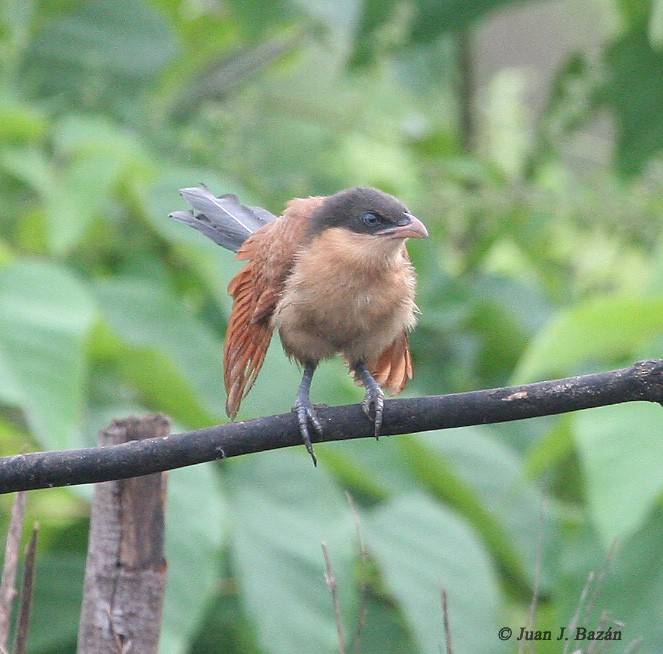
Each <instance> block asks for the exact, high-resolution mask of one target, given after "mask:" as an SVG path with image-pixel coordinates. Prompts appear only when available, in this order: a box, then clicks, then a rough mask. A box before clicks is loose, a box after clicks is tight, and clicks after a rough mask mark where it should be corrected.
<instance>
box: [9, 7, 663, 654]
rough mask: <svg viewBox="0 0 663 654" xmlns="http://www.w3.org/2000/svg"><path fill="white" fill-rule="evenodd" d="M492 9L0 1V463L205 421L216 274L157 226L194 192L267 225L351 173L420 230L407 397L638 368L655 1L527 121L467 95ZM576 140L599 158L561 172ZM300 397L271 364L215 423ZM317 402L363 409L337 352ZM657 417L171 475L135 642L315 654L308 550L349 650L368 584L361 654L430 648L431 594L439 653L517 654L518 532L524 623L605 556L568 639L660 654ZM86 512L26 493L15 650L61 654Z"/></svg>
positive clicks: (662, 109) (217, 389)
mask: <svg viewBox="0 0 663 654" xmlns="http://www.w3.org/2000/svg"><path fill="white" fill-rule="evenodd" d="M518 4H519V3H515V2H510V1H509V0H471V1H467V2H465V3H458V2H451V1H444V2H442V1H440V2H432V1H430V0H388V1H386V2H381V1H378V0H334V1H333V2H332V1H330V2H321V1H320V0H279V1H278V2H257V1H255V0H251V1H248V0H225V1H224V2H221V1H218V2H215V1H213V0H212V1H209V2H206V1H203V0H153V1H152V2H147V0H116V1H115V2H106V1H104V0H91V1H75V0H42V2H36V1H34V0H5V2H4V5H3V11H2V13H1V14H0V21H1V22H0V60H1V61H2V68H0V453H2V454H4V455H8V454H14V453H16V452H19V451H21V450H22V449H24V448H26V447H28V448H43V449H54V448H68V447H80V446H88V445H92V444H94V443H95V440H96V433H97V431H98V429H99V428H100V427H102V426H104V425H105V424H107V423H108V422H109V420H110V418H112V417H114V416H125V415H127V414H130V413H133V412H145V411H164V412H166V413H168V414H170V415H171V416H172V417H173V418H174V419H175V421H176V422H177V425H178V428H180V429H187V428H194V427H201V426H206V425H210V424H215V423H218V422H221V421H223V420H224V416H223V415H222V407H223V403H224V396H223V390H222V379H221V364H220V359H221V343H222V339H223V334H224V330H225V324H226V319H227V316H228V312H229V309H230V303H229V298H228V297H227V295H226V293H225V287H226V285H227V283H228V281H229V280H230V279H231V277H232V276H233V274H234V273H235V271H236V270H237V269H238V265H237V263H235V262H234V261H233V260H232V257H231V256H230V255H229V253H227V252H224V251H222V250H220V249H219V248H218V247H216V246H215V245H214V244H213V243H211V242H207V241H206V240H205V239H203V238H202V237H201V236H200V235H199V234H196V233H194V232H193V231H192V230H188V229H186V228H185V227H183V226H182V225H180V224H176V223H173V222H171V221H169V220H168V219H167V214H168V213H169V212H170V211H172V210H174V209H177V208H179V207H184V202H183V201H182V199H181V198H179V196H178V194H177V190H178V189H179V188H181V187H184V186H191V185H194V184H196V183H198V182H205V183H206V184H207V185H208V186H210V187H211V188H212V189H213V190H215V191H217V192H218V193H223V192H235V193H237V194H238V195H240V197H241V198H242V199H244V200H245V201H247V202H249V203H253V204H260V205H262V206H265V207H267V208H269V209H271V210H272V211H275V212H278V211H279V210H280V209H281V208H282V207H283V204H284V202H285V201H286V200H287V199H289V198H291V197H294V196H307V195H310V194H322V193H328V192H335V191H337V190H340V189H342V188H346V187H349V186H354V185H362V184H370V185H374V186H378V187H380V188H383V189H384V190H386V191H389V192H392V193H394V194H396V195H398V196H399V197H400V198H402V199H403V200H404V201H405V202H406V203H407V204H408V206H409V207H410V208H411V210H412V211H413V212H414V213H415V214H417V215H418V216H420V217H421V218H422V219H423V220H424V221H425V222H426V224H427V225H428V227H429V229H430V232H431V238H430V239H429V240H428V241H426V242H422V243H412V244H411V247H410V250H411V254H412V257H413V259H414V261H415V263H416V266H417V269H418V271H419V279H420V283H419V305H420V308H421V318H420V324H419V327H418V329H417V330H416V332H415V334H414V335H413V339H412V340H413V352H414V361H415V368H416V380H415V382H414V383H413V384H412V385H411V386H410V388H408V393H410V394H412V395H419V394H433V393H445V392H454V391H462V390H470V389H474V388H481V387H487V386H491V385H502V384H507V383H509V382H511V381H516V380H517V381H529V380H536V379H541V378H546V377H553V376H556V375H570V374H577V373H583V372H588V371H592V370H600V369H609V368H613V367H617V366H621V365H626V364H628V363H630V362H632V361H634V360H637V359H640V358H646V357H657V356H660V352H661V345H662V344H663V241H662V239H661V236H662V235H661V219H662V218H663V165H662V161H661V156H660V155H661V148H662V146H663V120H662V117H663V90H662V89H663V3H661V1H660V0H604V1H603V2H601V3H598V4H597V6H598V7H599V9H600V11H604V12H606V13H609V14H610V21H608V22H609V23H610V24H611V26H612V27H611V30H610V33H609V34H607V36H606V38H605V41H604V42H603V44H602V46H601V48H600V49H599V50H598V51H596V52H591V53H590V54H588V53H582V52H578V53H572V54H571V55H570V56H569V58H568V59H567V60H566V61H564V62H563V63H562V65H561V66H560V68H559V70H558V73H557V75H556V78H555V80H554V82H553V84H551V86H550V88H549V90H548V101H547V104H546V106H545V108H544V110H543V111H542V113H541V115H540V116H539V117H538V118H537V120H536V121H533V120H531V119H528V110H527V106H526V104H525V100H524V97H525V89H526V86H527V83H528V81H527V78H526V77H523V75H522V73H520V72H519V71H515V70H506V71H501V72H500V74H498V75H496V76H494V78H493V79H491V80H490V82H489V84H488V87H487V88H485V89H477V88H476V85H474V86H473V85H472V75H470V74H469V73H471V71H472V66H473V64H472V60H471V57H469V56H468V52H470V51H471V43H472V36H473V34H474V33H475V30H476V29H477V27H479V26H480V25H481V24H482V21H484V20H486V19H487V18H488V17H489V16H490V15H491V13H492V12H493V11H495V10H496V9H498V8H499V9H500V10H501V11H502V12H509V11H513V10H514V9H515V7H516V5H518ZM599 119H600V120H603V121H604V122H606V123H607V124H609V125H610V126H611V129H612V130H613V131H614V140H612V141H611V143H612V146H613V147H612V164H611V165H609V166H595V165H589V163H588V162H590V161H591V159H592V156H591V154H592V153H591V150H592V148H593V147H594V145H593V144H594V143H595V141H594V140H592V138H590V137H588V136H587V135H588V134H589V133H591V128H592V125H595V124H596V121H598V120H599ZM604 138H606V139H610V138H611V137H610V135H609V134H607V135H605V137H604ZM585 155H587V156H585ZM298 376H299V372H298V371H297V370H296V368H295V367H294V366H292V365H291V364H289V363H288V362H287V361H286V360H285V357H283V355H282V354H281V352H280V348H279V346H278V345H274V346H273V348H272V351H271V352H270V355H269V357H268V361H267V363H266V365H265V368H264V370H263V373H262V375H261V378H260V380H259V381H258V383H257V385H256V387H255V389H254V390H253V392H252V394H251V395H250V396H249V398H248V399H247V400H246V401H245V402H244V406H243V409H242V416H241V417H243V418H250V417H255V416H259V415H265V414H271V413H280V412H284V411H287V410H288V409H289V407H290V405H291V404H292V401H293V398H294V393H295V389H296V386H297V383H298ZM275 380H278V384H275V383H274V382H275ZM313 398H314V400H316V401H324V402H327V403H347V402H357V401H359V399H360V398H361V391H360V390H359V389H357V388H356V387H355V386H354V384H353V383H352V381H351V379H350V378H349V376H348V375H347V373H346V372H345V371H344V370H343V366H342V364H341V362H334V363H329V364H325V365H324V366H322V368H321V369H320V371H319V373H318V374H317V375H316V379H315V383H314V388H313ZM662 420H663V417H662V416H661V413H660V407H656V406H649V405H626V406H618V407H611V408H604V409H598V410H594V411H590V412H585V413H582V414H578V415H571V416H560V417H556V418H549V419H541V420H531V421H526V422H522V423H514V424H506V425H497V426H491V427H484V428H478V427H477V428H468V429H462V430H452V431H446V432H441V433H435V434H426V435H418V436H412V437H399V438H393V439H387V438H384V439H381V441H380V442H379V443H376V442H374V441H370V440H366V441H365V442H347V443H337V444H329V445H327V446H318V447H317V448H316V450H317V452H318V454H319V457H320V459H321V465H320V466H319V468H318V469H313V468H312V466H311V465H310V461H309V460H308V457H307V455H306V452H305V451H304V449H303V448H298V450H293V451H282V452H274V453H268V454H262V455H257V456H252V457H247V458H246V459H245V460H237V461H229V462H225V463H223V464H218V465H211V464H210V465H205V466H198V467H196V468H193V469H185V470H179V471H175V472H173V473H171V475H170V499H169V522H168V555H169V588H168V597H167V606H166V615H165V627H164V634H163V644H162V651H163V652H164V653H168V654H177V653H178V652H181V653H191V654H199V653H203V652H243V653H244V652H246V653H251V652H256V653H257V652H262V653H264V654H278V653H281V652H283V653H286V652H287V653H291V652H320V653H324V652H334V651H338V649H337V642H336V629H335V626H334V617H333V611H332V606H331V599H330V597H329V592H328V590H327V588H326V587H325V584H324V581H323V572H324V564H323V558H322V552H321V549H320V543H321V541H323V540H324V541H326V542H327V543H328V544H329V549H330V552H331V555H332V559H333V562H334V567H335V571H336V575H337V577H338V579H339V584H340V588H341V598H340V599H341V602H342V605H343V608H344V611H345V614H346V615H345V617H346V620H347V625H348V629H350V632H351V629H352V625H353V624H354V623H355V621H356V619H357V612H358V611H359V606H360V593H359V588H360V586H361V583H360V580H361V579H362V578H363V580H364V581H365V583H366V584H367V588H368V593H367V598H366V603H367V607H368V615H367V623H366V627H365V630H364V633H363V636H362V649H361V651H362V652H365V653H380V654H383V653H385V652H398V653H403V654H408V653H413V654H414V653H419V652H421V653H426V654H427V653H431V654H433V653H437V652H439V651H442V648H443V642H444V640H443V634H442V615H441V607H440V600H439V597H440V594H439V593H440V586H441V585H444V586H445V587H446V588H447V589H448V595H449V602H450V617H451V624H452V628H453V632H454V641H455V646H456V652H457V654H465V653H469V654H477V653H481V652H491V653H492V652H507V651H508V652H513V651H515V650H516V649H517V647H516V644H515V643H514V642H511V643H500V641H499V640H498V638H497V630H498V628H499V627H500V626H503V625H509V626H511V627H512V628H513V629H514V631H516V633H517V632H518V630H519V627H520V626H524V625H525V624H526V614H527V609H528V605H529V602H530V599H531V596H532V592H533V588H534V586H535V576H536V573H535V570H536V559H537V543H538V542H539V540H540V539H541V540H542V541H543V556H542V563H541V575H540V584H541V597H540V601H539V608H538V623H537V624H538V628H540V629H551V630H553V632H556V631H557V630H558V629H559V627H561V626H562V625H567V624H568V622H569V621H570V619H571V617H572V615H573V613H574V611H575V607H576V605H577V602H578V597H579V594H580V590H581V588H582V586H583V584H584V583H585V580H586V578H587V575H588V573H589V572H590V571H591V570H595V571H596V570H598V569H599V568H600V567H601V566H602V564H603V562H604V560H605V558H606V553H607V551H608V548H609V545H610V544H611V543H612V542H613V541H615V540H616V542H617V544H618V547H617V550H616V554H615V556H614V558H613V560H612V563H611V566H610V569H609V571H608V573H607V576H606V580H605V584H604V586H603V589H602V592H601V593H600V595H599V597H598V598H597V599H596V601H595V604H594V612H593V614H591V615H587V616H583V618H582V619H581V622H580V624H581V625H583V626H587V627H588V628H592V627H595V626H596V625H597V624H598V619H599V618H598V616H599V615H600V612H601V611H602V610H606V611H609V614H610V616H611V619H614V620H620V621H622V622H623V623H624V625H625V626H624V627H623V634H624V641H623V642H621V643H615V644H614V645H613V646H612V647H611V648H610V649H609V651H610V652H623V651H625V650H626V647H627V645H628V643H629V642H631V641H632V640H634V639H635V638H637V637H639V636H642V637H643V638H644V645H643V646H642V648H641V649H640V650H639V651H641V652H660V651H663V627H662V622H661V615H663V573H662V572H661V571H662V570H663V567H662V566H661V565H660V562H661V560H662V559H663V534H662V533H661V529H662V525H663V520H662V513H663V512H662V508H661V492H662V491H663V472H662V471H663V441H662V440H661V438H660V432H661V424H662ZM344 490H349V491H350V493H351V494H352V495H353V497H354V498H355V500H356V502H357V505H358V512H359V516H360V521H361V530H362V535H363V539H364V541H365V543H366V547H367V549H368V551H369V553H370V564H369V565H368V566H367V567H365V568H362V567H361V566H359V565H358V553H357V552H358V544H357V539H356V535H355V526H354V521H353V517H352V513H351V511H350V508H349V506H348V503H347V501H346V499H345V497H344V494H343V491H344ZM89 495H90V489H88V488H78V489H71V490H64V489H59V490H58V489H56V490H50V491H39V492H34V493H32V494H31V495H30V503H31V504H30V511H31V516H32V518H33V519H38V520H39V521H40V522H41V525H42V541H41V543H40V550H39V564H40V567H39V569H38V575H37V594H38V597H37V605H36V607H35V610H34V620H33V629H32V645H31V647H32V649H31V652H33V653H40V654H59V653H64V652H71V651H73V648H74V642H75V638H76V632H77V624H78V610H79V602H80V594H81V588H82V583H83V567H84V560H85V547H86V537H87V529H88V504H87V501H88V499H89ZM9 501H10V498H3V499H2V502H1V503H0V508H1V509H2V523H1V524H0V529H4V528H5V527H6V520H7V513H8V509H9V506H10V504H9ZM613 628H614V627H613ZM537 645H538V647H537V649H536V651H537V652H540V653H542V654H545V653H547V652H557V651H560V648H558V647H556V645H557V644H556V643H554V642H553V643H537ZM577 645H578V646H579V647H583V648H584V649H586V647H587V645H588V643H577Z"/></svg>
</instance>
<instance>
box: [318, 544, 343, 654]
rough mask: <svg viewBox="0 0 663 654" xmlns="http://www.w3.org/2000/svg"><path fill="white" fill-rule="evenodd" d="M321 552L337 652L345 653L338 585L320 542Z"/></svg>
mask: <svg viewBox="0 0 663 654" xmlns="http://www.w3.org/2000/svg"><path fill="white" fill-rule="evenodd" d="M322 552H323V554H324V556H325V570H326V572H325V581H326V582H327V586H328V587H329V591H330V592H331V596H332V603H333V605H334V618H335V620H336V631H337V633H338V651H339V653H340V654H346V653H347V651H348V650H347V641H346V637H345V626H344V625H343V616H342V614H341V603H340V601H339V599H338V585H337V582H336V575H335V574H334V568H333V567H332V562H331V556H329V548H328V547H327V543H325V542H324V541H323V542H322Z"/></svg>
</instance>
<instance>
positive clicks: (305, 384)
mask: <svg viewBox="0 0 663 654" xmlns="http://www.w3.org/2000/svg"><path fill="white" fill-rule="evenodd" d="M316 367H317V364H315V363H307V364H306V365H305V366H304V374H303V375H302V383H301V384H300V385H299V391H298V392H297V399H296V400H295V406H293V407H292V410H293V411H295V412H296V413H297V420H298V421H299V431H300V432H301V434H302V439H303V440H304V445H306V450H307V451H308V453H309V454H310V455H311V458H312V459H313V465H315V466H317V465H318V459H317V458H316V456H315V452H314V451H313V445H312V444H311V436H310V434H309V422H310V423H311V424H312V425H313V428H314V429H315V431H317V432H318V434H322V425H321V424H320V420H318V416H316V415H315V409H314V407H313V404H311V400H310V398H309V392H310V390H311V381H312V380H313V373H314V372H315V369H316Z"/></svg>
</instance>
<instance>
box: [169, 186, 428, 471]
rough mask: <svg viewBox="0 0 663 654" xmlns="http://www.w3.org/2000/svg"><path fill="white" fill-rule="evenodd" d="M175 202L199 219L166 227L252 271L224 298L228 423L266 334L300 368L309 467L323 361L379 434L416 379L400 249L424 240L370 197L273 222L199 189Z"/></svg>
mask: <svg viewBox="0 0 663 654" xmlns="http://www.w3.org/2000/svg"><path fill="white" fill-rule="evenodd" d="M180 193H181V194H182V195H183V196H184V197H185V198H186V199H187V200H188V202H189V203H190V204H191V206H193V207H194V209H195V210H196V211H190V210H189V211H176V212H174V213H172V214H171V217H172V218H174V219H176V220H179V221H181V222H184V223H186V224H187V225H190V226H191V227H194V228H195V229H197V230H199V231H201V232H202V233H203V234H205V235H206V236H208V237H209V238H211V239H212V240H214V241H215V242H216V243H218V244H219V245H222V246H223V247H225V248H227V249H229V250H233V251H235V252H237V258H238V259H241V260H245V261H248V263H247V264H246V266H244V268H242V270H240V272H239V273H238V274H237V275H236V276H235V278H234V279H233V280H232V281H231V282H230V285H229V286H228V292H229V293H230V295H231V296H232V298H233V300H234V303H233V309H232V314H231V316H230V322H229V324H228V332H227V335H226V343H225V348H224V366H225V385H226V391H227V394H228V396H227V401H226V413H227V414H228V416H230V418H231V419H234V418H235V416H236V415H237V412H238V411H239V406H240V403H241V401H242V399H243V398H244V396H245V395H246V394H247V393H248V392H249V390H250V389H251V387H252V386H253V383H254V382H255V380H256V377H257V375H258V373H259V371H260V368H261V366H262V364H263V362H264V360H265V355H266V353H267V347H268V346H269V343H270V340H271V337H272V332H273V331H274V330H278V332H279V335H280V337H281V342H282V343H283V349H284V350H285V353H286V354H287V355H288V356H289V357H291V358H294V359H295V360H296V361H297V362H299V363H300V364H301V365H302V366H303V368H304V374H303V377H302V381H301V385H300V387H299V392H298V393H297V398H296V401H295V405H294V407H293V410H294V411H296V413H297V418H298V421H299V427H300V431H301V434H302V438H303V439H304V443H305V444H306V448H307V450H308V452H309V454H310V455H311V457H312V458H313V462H314V463H315V462H316V458H315V454H314V452H313V446H312V445H311V438H310V432H309V426H310V425H312V426H313V428H314V429H315V430H316V431H317V432H318V433H321V432H322V425H321V424H320V421H319V420H318V417H317V416H316V413H315V409H314V407H313V404H312V403H311V400H310V399H309V390H310V387H311V380H312V378H313V373H314V372H315V369H316V367H317V365H318V364H319V363H320V361H321V360H322V359H328V358H330V357H333V356H334V355H336V354H341V355H342V356H343V357H344V358H345V360H346V362H347V364H348V367H349V368H350V370H351V371H352V372H353V373H354V376H355V379H356V381H357V382H358V383H361V384H363V386H364V387H365V388H366V396H365V398H364V401H363V403H362V407H363V409H364V412H365V413H366V415H367V416H368V417H369V419H371V420H373V422H374V425H375V435H376V437H377V436H378V435H379V433H380V427H381V424H382V412H383V405H384V393H383V391H382V388H385V389H387V390H389V391H390V392H391V393H399V392H400V391H402V390H403V388H404V387H405V385H406V384H407V382H408V381H409V380H410V379H412V359H411V356H410V348H409V343H408V332H409V331H410V330H411V329H412V328H413V326H414V324H415V313H416V311H417V307H416V305H415V303H414V294H415V272H414V268H413V267H412V264H411V263H410V259H409V257H408V253H407V250H406V248H405V241H406V240H407V239H408V238H426V237H427V236H428V232H427V231H426V228H425V227H424V225H423V224H422V223H421V221H419V220H418V219H417V218H415V217H414V216H413V215H412V214H411V213H410V212H409V211H408V210H407V208H406V207H405V206H404V205H403V204H402V203H401V202H400V201H399V200H397V199H396V198H395V197H393V196H391V195H388V194H387V193H384V192H382V191H379V190H377V189H374V188H352V189H348V190H346V191H341V192H340V193H336V194H335V195H329V196H320V197H309V198H306V199H294V200H291V201H290V202H288V204H287V207H286V210H285V211H284V213H283V215H282V216H281V217H280V218H277V217H276V216H274V215H273V214H271V213H269V212H268V211H266V210H265V209H262V208H260V207H247V206H245V205H243V204H241V203H240V202H239V200H238V199H237V196H235V195H222V196H220V197H216V196H214V195H213V194H212V193H211V192H210V191H209V190H208V189H207V188H205V187H199V188H187V189H182V190H181V191H180Z"/></svg>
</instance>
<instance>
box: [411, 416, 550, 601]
mask: <svg viewBox="0 0 663 654" xmlns="http://www.w3.org/2000/svg"><path fill="white" fill-rule="evenodd" d="M497 431H498V430H497V429H491V428H486V427H464V428H462V429H449V430H445V431H440V432H434V433H431V434H424V435H421V436H416V437H411V438H408V439H407V441H406V442H403V443H402V449H403V454H404V456H405V458H406V460H407V461H408V462H409V463H410V466H411V467H412V470H413V472H414V473H415V474H416V475H417V476H418V477H419V478H420V479H421V481H422V482H423V483H424V484H425V485H426V487H427V488H429V489H431V490H432V491H433V492H435V493H436V494H437V495H438V496H439V497H440V498H442V499H444V501H445V502H447V503H448V504H449V505H451V506H452V507H453V508H455V509H456V510H457V511H459V512H462V514H463V517H464V518H465V519H466V520H468V521H469V522H470V523H471V525H472V527H473V528H474V529H476V530H477V532H479V534H480V535H481V537H482V539H483V542H484V543H485V545H486V547H488V548H489V550H490V552H491V554H492V556H493V557H494V558H495V560H496V561H497V562H498V563H499V564H500V566H502V568H503V569H504V570H506V571H507V574H508V575H509V578H510V579H511V580H512V581H513V582H514V584H518V585H519V586H520V588H521V589H522V588H527V587H528V584H531V582H532V579H533V577H534V569H535V561H536V556H537V552H536V543H537V538H538V532H539V530H540V529H541V524H540V519H539V516H540V503H541V500H540V498H539V497H538V493H537V491H536V489H535V488H534V487H533V485H532V484H531V482H529V481H528V480H527V479H526V477H525V474H524V466H523V463H522V462H521V461H520V460H519V459H518V457H517V456H516V454H515V452H513V451H511V450H510V449H509V448H507V447H506V446H505V445H503V444H502V443H500V442H499V440H497V434H496V435H495V437H493V438H490V437H489V436H487V434H490V433H491V432H492V433H495V432H497ZM548 537H550V528H548Z"/></svg>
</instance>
